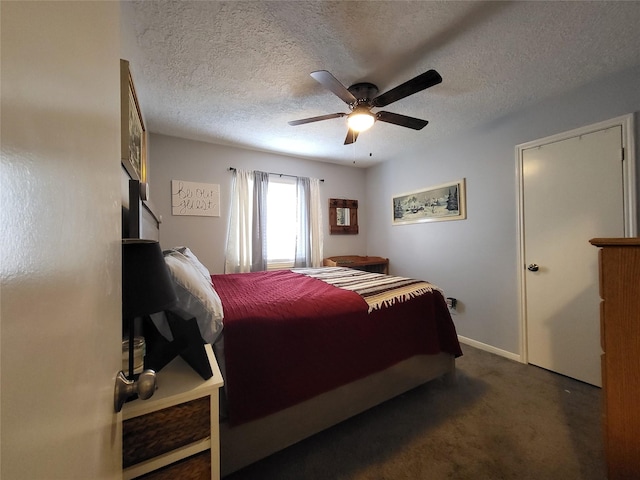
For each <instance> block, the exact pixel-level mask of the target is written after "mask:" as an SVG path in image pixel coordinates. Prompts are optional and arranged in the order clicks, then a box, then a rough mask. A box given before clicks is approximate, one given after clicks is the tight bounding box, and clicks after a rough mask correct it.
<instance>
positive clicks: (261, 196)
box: [250, 171, 269, 272]
mask: <svg viewBox="0 0 640 480" xmlns="http://www.w3.org/2000/svg"><path fill="white" fill-rule="evenodd" d="M268 189H269V174H268V173H267V172H259V171H255V172H253V212H252V213H253V219H252V221H251V224H252V231H251V235H250V236H251V241H252V249H251V251H252V255H251V271H252V272H259V271H262V270H266V269H267V192H268Z"/></svg>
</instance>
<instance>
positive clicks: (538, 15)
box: [122, 0, 640, 167]
mask: <svg viewBox="0 0 640 480" xmlns="http://www.w3.org/2000/svg"><path fill="white" fill-rule="evenodd" d="M122 6H123V7H122V8H123V15H124V18H125V29H127V32H125V34H126V35H127V36H128V37H129V38H132V39H133V40H132V41H134V42H135V44H136V47H135V52H132V57H131V58H129V60H130V61H131V63H132V67H131V68H132V72H133V75H134V81H135V83H136V89H137V92H138V97H139V100H140V103H141V107H142V110H143V112H144V116H145V120H146V123H147V129H148V130H149V131H151V132H154V133H161V134H166V135H173V136H178V137H183V138H188V139H195V140H202V141H207V142H212V143H218V144H225V145H237V146H242V147H245V148H250V149H256V150H264V151H271V152H277V153H282V154H286V155H294V156H297V157H305V158H311V159H315V160H320V161H329V162H333V163H340V164H348V165H353V164H354V162H355V165H356V166H360V167H366V166H369V165H371V164H372V163H375V162H379V161H384V160H388V159H393V158H394V157H396V156H398V155H399V154H401V152H407V151H415V152H419V151H421V150H424V149H427V148H428V147H429V144H430V143H432V142H435V141H436V140H438V139H439V138H442V137H444V136H448V135H452V134H455V133H456V132H457V131H460V130H463V129H468V128H473V127H474V126H477V125H479V124H481V123H483V122H487V121H491V120H494V119H496V118H499V117H502V116H504V115H508V114H509V113H512V112H514V111H517V110H519V109H522V108H524V107H527V106H529V105H532V104H535V103H537V102H539V101H540V100H542V99H545V98H548V97H551V96H554V95H558V94H562V93H563V92H565V91H568V90H571V89H573V88H575V87H578V86H580V85H583V84H586V83H589V82H591V81H593V80H595V79H597V78H600V77H604V76H607V75H610V74H613V73H615V72H618V71H622V70H624V69H627V68H629V67H632V66H635V65H638V64H640V28H638V25H640V2H580V1H573V2H430V1H414V2H404V1H390V2H387V1H366V2H357V1H339V2H329V1H311V2H306V1H294V2H289V1H251V2H246V1H231V2H218V1H150V0H147V1H134V2H123V4H122ZM429 69H435V70H437V71H438V72H439V73H440V74H441V75H442V77H443V82H442V83H441V84H440V85H436V86H434V87H432V88H429V89H427V90H425V91H422V92H419V93H416V94H414V95H412V96H410V97H407V98H405V99H402V100H400V101H397V102H395V103H393V104H391V105H389V106H387V107H385V108H384V110H387V111H390V112H394V113H401V114H405V115H409V116H413V117H418V118H423V119H425V120H429V122H430V123H429V125H427V126H426V127H425V128H424V129H423V130H421V131H414V130H410V129H407V128H402V127H399V126H396V125H391V124H385V123H382V122H377V123H376V124H375V125H374V126H373V127H372V128H371V129H370V130H369V131H367V132H363V133H362V134H360V136H359V138H358V141H357V142H356V143H355V144H353V145H347V146H345V145H343V143H344V138H345V135H346V132H347V127H346V120H345V118H337V119H332V120H325V121H321V122H316V123H310V124H306V125H299V126H295V127H292V126H289V125H288V124H287V122H288V121H289V120H297V119H301V118H306V117H313V116H318V115H324V114H329V113H337V112H347V113H348V111H349V110H348V107H347V105H346V104H345V103H344V102H342V101H341V100H340V99H339V98H338V97H337V96H335V95H334V94H333V93H331V92H329V91H328V90H326V89H325V88H323V87H322V86H321V85H320V84H319V83H317V82H316V81H315V80H314V79H313V78H311V76H310V75H309V74H310V73H311V72H312V71H315V70H328V71H330V72H331V73H332V74H333V75H334V76H335V77H336V78H337V79H338V80H339V81H340V82H342V84H343V85H345V86H347V87H348V86H349V85H351V84H354V83H357V82H371V83H374V84H376V85H377V86H378V87H379V90H380V92H381V93H382V92H385V91H387V90H389V89H391V88H393V87H395V86H397V85H399V84H401V83H403V82H405V81H406V80H408V79H410V78H412V77H414V76H416V75H418V74H420V73H423V72H425V71H426V70H429ZM639 88H640V87H639Z"/></svg>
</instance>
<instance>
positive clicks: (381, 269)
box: [322, 255, 389, 275]
mask: <svg viewBox="0 0 640 480" xmlns="http://www.w3.org/2000/svg"><path fill="white" fill-rule="evenodd" d="M322 264H323V265H324V266H325V267H348V268H355V269H356V270H364V271H366V272H372V273H384V274H385V275H388V274H389V259H388V258H383V257H363V256H360V255H341V256H339V257H328V258H325V259H324V260H323V261H322Z"/></svg>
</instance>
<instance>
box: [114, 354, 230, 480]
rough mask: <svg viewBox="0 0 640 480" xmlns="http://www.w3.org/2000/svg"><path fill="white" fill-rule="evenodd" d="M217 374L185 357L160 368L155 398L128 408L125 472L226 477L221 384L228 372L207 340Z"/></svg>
mask: <svg viewBox="0 0 640 480" xmlns="http://www.w3.org/2000/svg"><path fill="white" fill-rule="evenodd" d="M205 350H206V352H207V356H208V358H209V363H210V365H211V370H212V371H213V377H211V378H210V379H209V380H206V381H205V380H203V379H202V377H200V375H198V374H197V373H196V372H195V371H194V370H193V369H192V368H191V367H190V366H189V365H187V363H186V362H185V361H184V360H183V359H182V358H180V357H177V358H174V359H173V360H172V361H171V362H170V363H169V364H168V365H167V366H166V367H164V368H163V369H162V370H161V371H160V372H158V390H157V391H156V392H155V394H154V395H153V397H151V398H150V399H149V400H134V401H132V402H129V403H126V404H125V405H124V408H123V409H122V416H123V425H122V432H123V433H122V463H123V467H124V472H123V478H124V479H125V480H128V479H134V478H144V479H145V480H148V479H156V480H159V479H174V478H189V479H213V480H218V479H219V478H220V437H219V423H218V422H219V419H218V417H219V416H218V390H219V388H220V387H221V386H222V383H223V382H222V375H221V374H220V369H219V368H218V364H217V362H216V359H215V356H214V355H213V351H212V349H211V345H205Z"/></svg>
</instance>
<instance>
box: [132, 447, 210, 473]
mask: <svg viewBox="0 0 640 480" xmlns="http://www.w3.org/2000/svg"><path fill="white" fill-rule="evenodd" d="M182 478H188V479H190V480H200V479H202V480H204V479H207V480H209V479H210V478H211V452H210V451H209V450H206V451H204V452H202V453H199V454H197V455H193V456H192V457H189V458H185V459H184V460H180V461H179V462H176V463H172V464H171V465H168V466H166V467H164V468H161V469H160V470H156V471H154V472H151V473H148V474H146V475H143V476H141V477H138V478H137V479H136V480H176V479H182Z"/></svg>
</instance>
